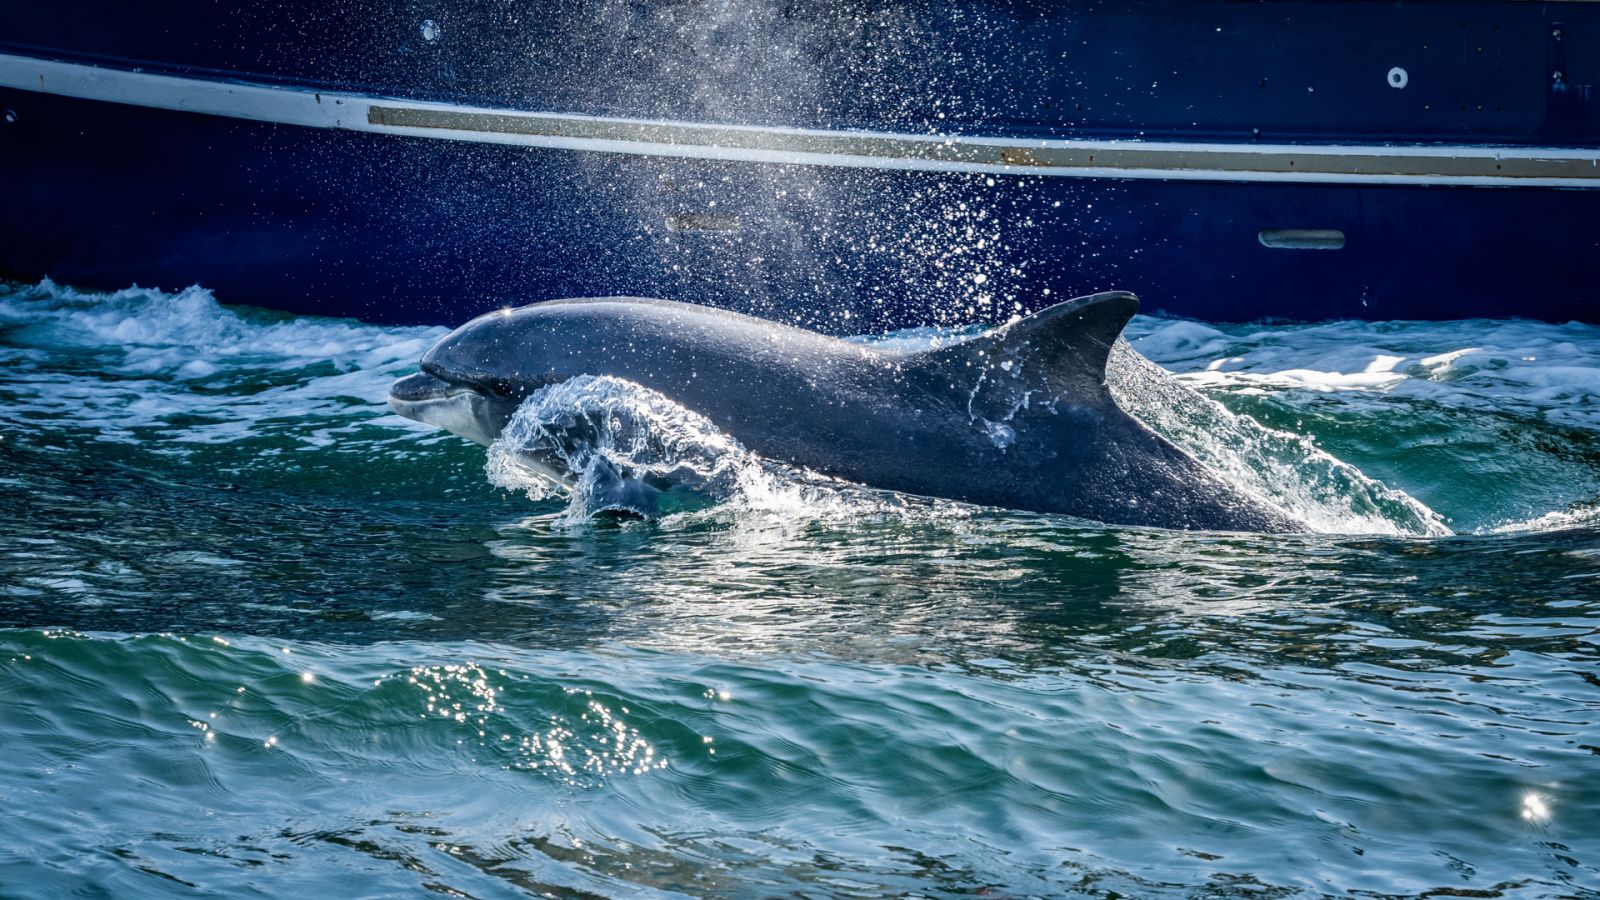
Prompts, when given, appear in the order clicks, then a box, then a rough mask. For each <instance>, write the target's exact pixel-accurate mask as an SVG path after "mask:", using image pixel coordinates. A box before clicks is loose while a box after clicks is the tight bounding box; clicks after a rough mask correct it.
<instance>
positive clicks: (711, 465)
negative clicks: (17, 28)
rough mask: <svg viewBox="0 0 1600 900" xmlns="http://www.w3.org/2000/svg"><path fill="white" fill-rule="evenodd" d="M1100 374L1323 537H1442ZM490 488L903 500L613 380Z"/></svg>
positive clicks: (1269, 438)
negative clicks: (785, 456) (804, 464)
mask: <svg viewBox="0 0 1600 900" xmlns="http://www.w3.org/2000/svg"><path fill="white" fill-rule="evenodd" d="M1108 380H1109V381H1110V383H1111V385H1112V388H1113V390H1114V391H1115V393H1116V395H1117V398H1118V400H1119V401H1120V402H1121V403H1123V404H1124V405H1125V406H1126V407H1127V408H1128V410H1129V411H1130V412H1132V413H1134V414H1135V415H1136V416H1137V417H1138V418H1139V419H1140V420H1141V421H1143V422H1145V423H1146V424H1147V425H1149V426H1150V427H1151V428H1152V429H1154V430H1156V431H1157V432H1159V433H1160V434H1162V435H1163V436H1165V437H1167V438H1168V439H1169V440H1171V441H1173V442H1174V443H1176V444H1177V445H1179V446H1180V447H1183V448H1184V449H1185V450H1187V451H1188V452H1190V453H1192V454H1194V455H1195V456H1196V457H1197V458H1198V459H1200V460H1201V461H1202V462H1204V463H1205V464H1206V465H1208V466H1209V467H1211V468H1212V469H1214V470H1216V471H1218V472H1220V473H1222V474H1223V475H1224V476H1226V477H1227V478H1228V480H1229V481H1230V482H1232V483H1234V484H1235V485H1236V486H1239V487H1241V488H1243V489H1246V490H1248V491H1249V492H1250V493H1251V494H1252V495H1255V496H1257V497H1259V498H1260V499H1262V500H1263V501H1265V502H1271V503H1272V504H1273V505H1275V506H1277V507H1279V508H1281V509H1284V510H1286V511H1287V512H1289V513H1291V514H1293V515H1295V516H1297V517H1299V518H1302V519H1304V520H1305V521H1306V522H1307V523H1309V524H1310V525H1311V526H1312V528H1313V529H1314V530H1316V531H1321V532H1328V533H1361V534H1379V533H1389V534H1412V535H1440V534H1448V533H1449V530H1448V529H1447V528H1446V527H1445V526H1444V524H1443V523H1442V522H1440V521H1439V519H1438V517H1437V515H1435V514H1434V513H1433V512H1432V510H1429V509H1428V508H1427V507H1425V506H1423V505H1422V504H1420V503H1418V502H1417V501H1416V500H1414V499H1412V498H1411V497H1410V496H1409V495H1407V494H1405V493H1403V492H1400V491H1396V490H1393V489H1391V488H1387V487H1385V486H1384V485H1383V484H1382V483H1380V482H1378V481H1375V480H1373V479H1371V478H1368V477H1367V476H1365V475H1363V474H1362V473H1361V472H1360V471H1359V470H1357V469H1356V468H1355V467H1353V466H1351V465H1349V464H1347V463H1344V462H1341V461H1339V460H1338V459H1335V458H1334V457H1332V456H1330V455H1328V454H1327V453H1325V452H1323V451H1322V450H1319V449H1317V448H1316V447H1315V446H1313V445H1311V444H1309V443H1308V442H1306V441H1304V440H1303V439H1302V438H1300V437H1298V436H1296V435H1292V434H1287V433H1283V432H1278V431H1274V430H1272V429H1270V428H1267V427H1265V426H1263V425H1261V424H1259V423H1257V422H1256V421H1255V420H1254V419H1251V418H1249V417H1248V416H1238V415H1234V414H1233V413H1230V412H1229V411H1227V410H1226V409H1224V408H1223V407H1222V406H1221V405H1220V404H1217V403H1216V402H1215V401H1212V400H1209V399H1208V398H1206V397H1204V396H1203V395H1200V394H1198V393H1196V392H1194V391H1193V390H1190V389H1189V388H1187V387H1185V386H1184V385H1182V384H1181V383H1179V382H1177V381H1175V380H1174V379H1173V378H1172V377H1171V376H1170V375H1168V374H1167V373H1166V372H1165V371H1164V370H1162V369H1161V368H1160V367H1159V366H1157V365H1155V364H1154V363H1152V362H1150V361H1149V360H1147V359H1145V358H1144V357H1143V356H1141V355H1139V353H1138V352H1137V351H1135V350H1133V349H1132V348H1131V347H1127V346H1126V345H1119V346H1118V348H1117V349H1116V350H1115V351H1113V353H1112V355H1111V366H1110V369H1109V371H1108ZM484 470H485V472H486V474H487V475H488V478H489V480H490V482H491V483H493V484H495V485H496V486H498V487H502V488H506V489H508V490H517V491H522V492H524V493H526V494H527V496H528V497H529V498H530V499H534V500H544V499H549V498H551V497H557V496H561V497H565V498H566V499H567V501H568V506H567V510H566V512H565V513H564V516H563V517H564V519H565V520H566V521H567V522H568V523H569V524H576V523H580V522H585V521H588V520H590V519H593V518H594V517H595V516H597V515H600V514H602V513H607V512H621V513H630V514H637V515H640V516H644V517H647V518H661V517H665V516H669V515H673V514H676V513H688V512H697V511H700V510H704V509H708V508H710V507H713V506H723V507H730V506H731V507H736V508H738V509H740V510H749V509H756V510H761V511H765V512H780V513H784V514H788V515H795V516H799V517H811V516H814V515H817V514H819V513H825V512H826V511H829V510H831V511H834V512H839V513H841V514H843V515H846V516H850V515H864V514H865V515H871V514H876V513H883V512H887V511H889V510H888V509H887V507H889V506H891V505H894V506H895V509H896V511H902V512H903V511H904V510H905V509H906V507H905V506H904V505H903V504H902V505H895V504H890V503H886V502H885V501H884V500H883V498H882V496H881V495H882V493H883V492H873V491H869V490H865V489H862V488H859V487H856V486H853V485H849V484H847V483H844V482H839V481H836V480H834V479H830V478H826V477H825V476H822V475H818V474H816V473H813V472H808V471H806V470H803V469H798V468H795V467H793V466H789V465H785V464H782V463H778V462H774V461H772V460H769V459H765V458H763V457H762V456H760V455H759V454H757V453H754V452H752V451H751V450H749V449H748V448H746V447H745V446H744V445H742V444H741V443H739V441H738V440H736V439H735V438H733V437H732V436H730V435H728V434H727V433H725V432H723V431H721V430H719V429H718V428H717V427H716V425H714V424H713V423H712V422H711V421H710V420H709V419H707V418H706V417H705V416H703V415H701V414H700V413H698V412H695V411H694V410H692V409H688V408H686V407H684V406H682V405H680V404H678V403H675V402H674V401H672V400H671V399H670V398H668V397H666V396H664V395H662V394H660V393H658V392H656V391H653V390H650V389H649V388H646V387H643V386H641V385H638V384H635V383H633V382H631V381H627V380H626V379H622V378H617V377H614V376H592V375H580V376H578V377H575V378H571V379H568V380H566V381H561V382H558V383H556V384H553V385H549V386H547V387H544V388H540V389H539V390H536V391H534V392H533V393H532V394H530V395H529V396H528V397H527V399H525V400H524V401H523V402H522V404H521V405H520V406H519V407H518V409H517V411H516V412H515V413H514V414H513V415H512V417H511V420H510V421H509V423H508V424H507V425H506V427H505V430H504V431H503V432H502V433H501V435H500V437H499V438H498V439H497V440H496V441H495V442H494V443H493V444H491V445H490V447H489V452H488V458H487V461H486V462H485V465H484Z"/></svg>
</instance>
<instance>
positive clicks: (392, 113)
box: [0, 54, 1600, 188]
mask: <svg viewBox="0 0 1600 900" xmlns="http://www.w3.org/2000/svg"><path fill="white" fill-rule="evenodd" d="M0 86H3V87H10V88H18V89H21V90H28V91H38V92H42V93H47V94H56V95H60V96H64V97H76V98H81V99H86V100H99V101H104V102H107V103H119V104H127V105H132V106H143V107H150V108H154V109H167V110H179V111H183V112H193V113H202V114H205V115H213V116H224V117H228V118H234V119H248V120H251V121H258V122H272V123H276V124H282V125H299V126H304V127H308V128H336V129H344V130H348V131H365V132H374V133H379V134H400V135H409V136H413V137H422V138H433V139H443V140H455V141H469V142H475V143H487V144H506V145H511V146H520V147H539V148H550V149H561V150H585V151H593V152H601V153H622V154H632V155H639V156H662V157H679V158H689V159H720V160H736V161H743V162H759V163H773V164H781V165H806V166H837V167H846V168H866V169H891V170H899V171H918V172H974V173H991V174H1004V175H1036V176H1045V177H1072V178H1137V179H1180V180H1191V181H1257V182H1261V181H1265V182H1294V183H1332V184H1443V185H1476V186H1498V187H1506V186H1523V187H1566V188H1600V150H1594V149H1579V148H1561V147H1483V146H1457V145H1444V144H1433V145H1398V146H1383V145H1346V146H1334V145H1321V144H1318V145H1299V144H1272V145H1268V144H1223V143H1187V142H1179V141H1125V140H1124V141H1100V140H1030V139H1025V138H992V137H972V136H956V135H917V134H893V133H888V132H876V131H822V130H812V129H802V128H757V127H749V126H735V125H707V124H700V123H693V122H673V121H661V120H645V119H627V118H608V117H599V116H583V115H574V114H570V113H548V112H524V111H517V110H507V109H491V108H483V107H472V106H463V105H458V104H448V103H428V102H423V101H414V100H398V99H385V98H381V97H374V96H367V95H359V94H349V93H327V92H318V91H310V90H304V89H301V88H288V87H278V86H270V85H262V84H249V83H242V82H226V81H212V80H206V79H198V78H182V77H176V76H171V75H157V74H152V73H147V72H133V71H127V70H122V69H108V68H102V67H99V66H90V65H82V64H75V63H63V62H53V61H48V60H39V59H33V58H30V57H24V56H15V55H6V54H0Z"/></svg>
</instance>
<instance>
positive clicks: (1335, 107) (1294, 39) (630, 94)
mask: <svg viewBox="0 0 1600 900" xmlns="http://www.w3.org/2000/svg"><path fill="white" fill-rule="evenodd" d="M425 22H432V23H434V26H435V29H436V30H434V31H433V32H431V33H432V34H433V36H434V40H432V41H429V40H426V39H425V38H424V36H423V28H422V26H423V23H425ZM6 48H11V49H14V50H17V51H19V52H25V53H29V54H32V55H40V56H46V57H50V58H62V59H77V60H96V61H105V62H109V63H111V64H113V65H120V66H123V67H129V66H139V67H142V68H144V69H146V70H148V71H157V70H176V71H180V72H191V73H196V72H200V73H206V72H209V73H223V74H225V75H227V76H231V77H237V78H246V79H249V80H266V81H279V82H287V83H292V84H303V85H311V86H316V87H320V88H324V89H332V88H344V89H352V90H358V91H363V92H377V93H383V94H390V95H396V96H406V97H424V98H438V99H447V100H454V101H460V102H467V103H480V104H486V105H496V106H499V105H509V106H515V107H525V108H534V109H547V110H560V111H565V112H582V113H593V114H602V115H623V116H639V117H662V118H673V119H688V120H698V121H715V122H724V123H746V124H757V125H792V126H808V127H822V128H835V127H867V128H887V129H891V130H896V131H923V132H926V131H934V130H937V131H962V132H981V133H999V134H1030V135H1056V136H1086V135H1106V136H1121V137H1130V136H1144V137H1151V138H1158V137H1169V138H1170V137H1180V138H1186V139H1196V138H1204V139H1221V140H1240V141H1249V140H1257V139H1259V140H1268V141H1284V140H1287V141H1298V140H1306V141H1330V142H1335V143H1337V142H1346V141H1376V142H1392V141H1448V142H1466V143H1492V144H1498V143H1520V144H1547V143H1559V144H1562V145H1581V146H1600V98H1597V97H1594V96H1591V92H1590V91H1587V90H1585V89H1584V88H1585V86H1591V87H1592V86H1593V85H1595V84H1597V83H1600V4H1596V3H1587V2H1557V3H1538V2H1524V0H1116V2H1100V0H1053V2H1041V0H969V2H951V0H944V2H937V0H914V2H904V3H878V2H872V0H842V2H839V0H788V2H776V0H755V2H743V3H734V4H711V3H648V2H637V0H635V2H594V0H552V2H546V3H540V4H537V5H532V6H529V5H513V4H503V3H471V2H463V0H438V2H430V3H419V2H413V0H262V2H256V3H249V4H231V3H224V4H196V3H177V2H172V0H156V2H146V3H131V4H130V3H125V2H117V0H58V2H53V3H21V2H14V3H9V4H3V5H0V50H3V49H6ZM1397 66H1398V67H1401V68H1404V69H1405V70H1406V71H1407V73H1408V83H1407V86H1406V87H1405V88H1404V89H1395V88H1393V87H1391V86H1390V84H1389V82H1388V73H1389V71H1390V70H1391V69H1392V68H1394V67H1397ZM1557 73H1559V75H1558V74H1557Z"/></svg>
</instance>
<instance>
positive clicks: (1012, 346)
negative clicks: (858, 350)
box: [907, 291, 1139, 394]
mask: <svg viewBox="0 0 1600 900" xmlns="http://www.w3.org/2000/svg"><path fill="white" fill-rule="evenodd" d="M1138 310H1139V298H1138V297H1135V296H1134V295H1133V294H1130V293H1128V292H1127V291H1108V292H1106V293H1103V294H1093V295H1091V296H1088V297H1079V298H1077V299H1076V300H1068V301H1066V302H1064V303H1057V304H1056V305H1055V306H1051V307H1048V308H1046V309H1042V310H1040V311H1038V312H1036V313H1034V314H1032V315H1030V316H1025V317H1024V318H1021V319H1018V320H1017V321H1015V322H1012V323H1010V324H1008V325H1002V326H1000V327H999V328H996V329H994V330H993V331H990V332H987V333H986V334H983V335H981V336H979V337H976V338H973V339H972V340H970V341H965V342H963V343H960V344H956V345H955V346H952V347H941V348H939V349H937V350H925V351H923V352H921V353H917V354H914V355H913V356H912V358H911V359H909V360H907V364H909V365H911V366H913V367H917V368H925V369H927V370H929V371H933V372H938V373H940V374H941V375H943V376H945V377H948V378H950V379H952V380H953V381H955V382H968V383H970V380H971V379H968V378H963V377H962V376H963V372H966V373H969V374H970V375H972V376H974V378H976V377H978V376H982V377H983V378H986V379H991V380H1003V381H1015V382H1020V383H1024V384H1027V385H1028V386H1030V387H1032V388H1034V389H1044V390H1047V391H1050V392H1051V393H1055V394H1059V393H1062V392H1064V391H1069V390H1074V389H1076V390H1078V391H1093V389H1094V388H1101V389H1103V388H1104V385H1105V380H1106V360H1107V358H1108V357H1109V356H1110V355H1111V346H1112V345H1113V344H1114V343H1116V340H1117V336H1118V335H1120V334H1122V329H1123V327H1125V326H1126V325H1127V324H1128V320H1129V319H1131V318H1133V314H1134V313H1135V312H1137V311H1138ZM1095 393H1098V392H1095Z"/></svg>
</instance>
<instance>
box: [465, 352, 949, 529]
mask: <svg viewBox="0 0 1600 900" xmlns="http://www.w3.org/2000/svg"><path fill="white" fill-rule="evenodd" d="M484 471H485V473H486V474H487V475H488V477H489V480H490V482H491V483H493V484H495V485H497V486H499V487H502V488H506V489H508V490H517V491H522V492H524V493H525V494H527V496H528V497H529V498H530V499H533V500H544V499H549V498H551V497H556V496H564V497H566V498H567V500H568V504H567V511H566V514H565V518H566V520H567V521H568V522H569V523H575V522H582V521H586V520H589V519H591V518H593V517H595V516H596V515H599V514H601V513H606V512H621V513H633V514H638V515H641V516H646V517H649V518H662V517H668V516H675V515H681V514H691V513H697V512H701V511H709V510H711V509H712V508H713V507H723V508H724V511H735V512H739V513H744V514H752V513H754V514H759V513H767V514H776V515H780V516H784V517H792V518H797V519H817V518H826V519H836V518H850V517H854V516H859V515H872V514H877V513H882V512H884V511H886V510H888V509H891V508H892V509H895V510H903V509H908V508H910V507H911V506H913V505H916V504H915V503H914V501H907V502H895V501H894V500H893V499H892V498H888V497H886V496H884V494H883V493H881V492H875V491H872V490H870V489H867V488H862V487H859V486H856V485H851V484H847V483H844V482H840V481H837V480H835V479H831V478H827V477H825V476H822V475H819V474H817V473H815V472H810V471H806V470H803V469H798V468H795V467H792V466H787V465H783V464H781V463H776V462H773V461H772V460H768V459H765V458H763V457H761V456H759V455H758V454H756V453H753V452H751V451H750V450H749V449H747V448H746V447H745V446H744V445H743V444H741V443H739V441H738V440H736V439H734V438H733V437H732V436H730V435H728V434H726V433H724V432H723V431H721V430H720V429H718V428H717V426H716V425H714V424H712V422H711V420H709V419H707V418H706V417H705V416H703V415H701V414H700V413H698V412H695V411H694V410H691V409H687V408H685V407H683V406H681V405H679V404H678V403H676V402H674V401H673V400H671V399H669V398H667V397H665V396H663V395H662V394H660V393H658V392H656V391H653V390H650V389H649V388H646V387H643V386H641V385H638V384H635V383H633V382H631V381H627V380H624V379H621V378H615V377H612V376H591V375H583V376H579V377H577V378H572V379H569V380H567V381H563V382H559V383H557V384H553V385H549V386H547V387H544V388H540V389H539V390H537V391H535V392H533V394H532V395H530V396H529V397H528V398H527V399H526V400H525V401H523V403H522V405H521V406H520V407H519V408H518V409H517V411H516V413H515V414H514V415H513V416H512V419H511V421H510V423H508V424H507V425H506V428H505V430H504V431H503V432H502V433H501V435H500V438H499V439H498V440H496V441H495V442H494V444H493V445H491V446H490V447H489V453H488V459H487V461H486V462H485V464H484ZM943 505H944V504H942V503H938V502H930V503H928V504H924V505H923V506H924V508H935V507H942V506H943Z"/></svg>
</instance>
